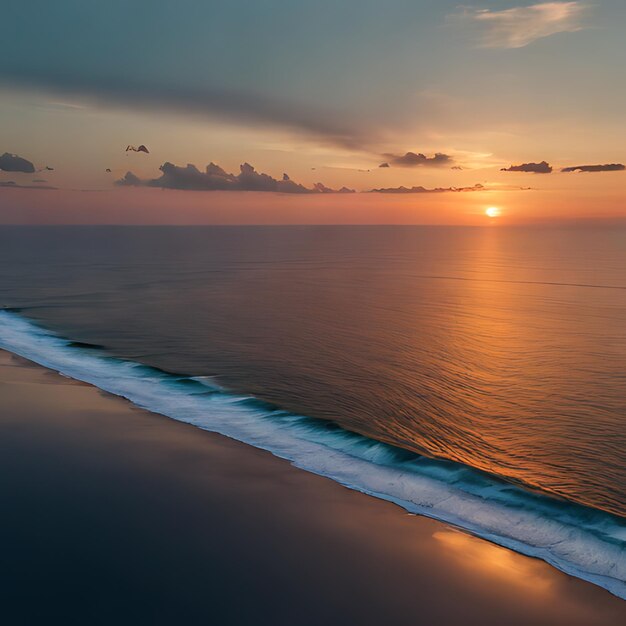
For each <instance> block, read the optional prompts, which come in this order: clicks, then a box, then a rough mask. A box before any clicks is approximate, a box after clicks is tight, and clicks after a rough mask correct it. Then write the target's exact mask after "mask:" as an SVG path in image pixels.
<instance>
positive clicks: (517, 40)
mask: <svg viewBox="0 0 626 626" xmlns="http://www.w3.org/2000/svg"><path fill="white" fill-rule="evenodd" d="M587 10H588V6H587V4H586V3H583V2H541V3H539V4H532V5H530V6H525V7H513V8H511V9H504V10H502V11H492V10H491V9H465V11H464V12H463V13H462V14H461V15H460V17H461V18H462V19H464V20H468V21H471V23H473V24H474V25H476V26H478V27H479V29H480V30H481V37H480V46H481V47H483V48H523V47H524V46H527V45H528V44H530V43H532V42H533V41H536V40H537V39H541V38H543V37H549V36H550V35H555V34H557V33H573V32H576V31H579V30H582V29H583V28H584V24H583V17H584V15H585V13H586V12H587ZM457 17H458V16H457Z"/></svg>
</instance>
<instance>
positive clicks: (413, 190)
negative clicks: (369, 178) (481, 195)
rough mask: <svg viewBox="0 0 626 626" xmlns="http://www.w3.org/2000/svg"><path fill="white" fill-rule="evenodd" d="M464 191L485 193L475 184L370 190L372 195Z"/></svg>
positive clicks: (478, 184)
mask: <svg viewBox="0 0 626 626" xmlns="http://www.w3.org/2000/svg"><path fill="white" fill-rule="evenodd" d="M465 191H486V188H485V186H484V185H481V184H480V183H477V184H475V185H473V186H471V187H435V188H434V189H427V188H426V187H386V188H385V187H383V188H380V189H372V193H447V192H454V193H457V192H465Z"/></svg>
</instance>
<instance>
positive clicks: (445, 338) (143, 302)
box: [0, 227, 626, 515]
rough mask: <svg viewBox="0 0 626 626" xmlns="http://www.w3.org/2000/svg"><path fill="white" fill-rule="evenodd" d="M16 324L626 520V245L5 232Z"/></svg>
mask: <svg viewBox="0 0 626 626" xmlns="http://www.w3.org/2000/svg"><path fill="white" fill-rule="evenodd" d="M0 306H5V307H11V308H17V309H20V312H21V314H22V315H24V316H26V317H28V318H30V319H32V320H34V321H36V322H38V323H39V324H41V325H43V326H45V327H47V328H50V329H52V330H54V331H56V332H58V333H60V334H62V335H63V336H65V337H69V338H71V339H72V340H75V341H76V342H84V343H88V344H95V345H97V346H101V347H103V348H104V349H105V350H107V351H108V352H110V353H112V354H115V355H118V356H121V357H124V358H127V359H130V360H134V361H140V362H142V363H145V364H149V365H152V366H155V367H157V368H160V369H163V370H166V371H168V372H173V373H180V374H186V375H192V376H215V377H216V380H217V381H219V383H220V384H222V385H224V386H225V387H227V388H230V389H232V390H234V391H238V392H243V393H246V394H250V395H254V396H256V397H258V398H260V399H262V400H265V401H268V402H270V403H272V404H275V405H278V406H280V407H283V408H285V409H287V410H289V411H292V412H295V413H298V414H303V415H308V416H312V417H319V418H322V419H325V420H332V421H334V422H336V423H338V424H340V425H341V426H343V427H344V428H346V429H348V430H352V431H356V432H358V433H360V434H363V435H366V436H368V437H370V438H373V439H377V440H380V441H384V442H387V443H392V444H395V445H397V446H400V447H402V448H406V449H409V450H411V451H414V452H418V453H422V454H426V455H429V456H433V457H439V458H445V459H450V460H454V461H458V462H461V463H463V464H466V465H469V466H472V467H474V468H479V469H482V470H486V471H488V472H491V473H494V474H497V475H499V476H501V477H504V478H506V479H507V480H509V481H513V482H518V483H523V484H525V485H527V486H530V487H532V488H537V489H540V490H543V491H546V492H549V493H552V494H557V495H561V496H564V497H566V498H568V499H570V500H574V501H576V502H579V503H582V504H586V505H590V506H593V507H596V508H601V509H604V510H606V511H610V512H613V513H617V514H620V515H626V454H625V450H626V229H623V228H622V229H620V228H615V227H610V228H601V227H593V228H589V229H583V228H570V229H560V230H559V229H555V228H547V229H537V228H528V229H522V228H518V229H505V228H497V227H494V228H484V229H481V228H433V227H356V228H352V227H306V228H301V227H285V228H239V227H233V228H231V227H189V228H187V227H185V228H172V227H158V228H151V227H150V228H146V227H125V228H121V227H120V228H110V227H98V228H89V227H47V228H45V227H44V228H41V227H3V228H0Z"/></svg>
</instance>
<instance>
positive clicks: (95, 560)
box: [0, 351, 626, 626]
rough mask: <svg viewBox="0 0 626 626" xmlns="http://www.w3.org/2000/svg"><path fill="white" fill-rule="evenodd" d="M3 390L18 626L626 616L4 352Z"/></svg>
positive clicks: (475, 545)
mask: <svg viewBox="0 0 626 626" xmlns="http://www.w3.org/2000/svg"><path fill="white" fill-rule="evenodd" d="M0 391H1V393H0V434H1V437H0V441H2V448H3V450H2V454H1V455H0V469H1V471H0V484H1V486H2V489H1V492H2V493H3V494H4V501H5V510H6V511H7V515H5V516H3V518H2V520H1V521H0V527H1V528H2V534H1V536H3V537H5V538H6V539H7V540H5V541H4V542H3V543H4V544H5V545H4V549H3V552H4V553H5V557H4V561H5V563H6V564H7V567H5V568H4V569H5V576H6V580H3V581H2V586H1V587H0V588H1V589H2V592H0V593H1V595H3V596H5V597H4V598H3V601H2V603H1V604H0V613H2V612H4V613H5V618H6V619H5V620H4V621H5V623H7V624H22V623H23V624H32V623H46V622H47V623H49V622H50V621H52V620H53V619H62V620H63V621H64V623H73V621H74V620H75V622H76V623H79V622H82V623H85V622H87V623H92V624H99V623H102V624H104V623H112V622H115V623H134V624H144V623H145V624H160V623H172V621H173V620H174V621H176V620H177V621H178V623H197V622H199V621H202V620H207V619H212V620H214V621H215V623H224V624H239V623H241V624H244V623H252V621H254V623H267V624H270V623H271V624H287V623H296V622H298V623H303V624H319V623H329V624H335V623H336V624H341V623H344V624H345V623H356V622H357V620H358V621H359V622H360V623H362V624H370V623H371V624H375V623H380V622H381V621H383V620H387V621H395V622H396V623H400V624H403V623H407V624H408V623H415V620H416V618H418V617H419V618H423V619H424V620H425V621H426V622H427V623H430V624H441V625H442V626H443V625H444V624H446V625H454V624H464V625H465V624H483V625H490V624H494V625H495V624H500V623H509V624H520V626H521V625H522V624H528V623H534V624H546V626H547V625H548V624H549V625H551V626H556V625H559V624H568V626H574V625H576V624H580V625H581V626H582V625H583V624H585V625H592V624H598V625H600V624H602V625H607V626H608V625H610V624H619V623H623V621H624V619H626V604H625V603H624V602H623V601H621V600H619V599H618V598H617V597H615V596H612V595H611V594H609V593H608V592H607V591H605V590H603V589H601V588H599V587H596V586H595V585H592V584H590V583H586V582H584V581H582V580H579V579H575V578H572V577H570V576H568V575H566V574H563V573H561V572H559V571H558V570H556V569H555V568H553V567H551V566H550V565H548V564H547V563H544V562H543V561H540V560H537V559H533V558H529V557H525V556H523V555H521V554H518V553H516V552H513V551H511V550H508V549H506V548H502V547H499V546H496V545H494V544H491V543H489V542H487V541H485V540H482V539H479V538H476V537H473V536H471V535H468V534H465V533H463V532H461V531H459V530H457V529H454V528H452V527H450V526H448V525H446V524H444V523H441V522H437V521H434V520H431V519H427V518H424V517H419V516H412V515H407V514H406V512H404V511H403V510H402V509H400V508H399V507H397V506H395V505H393V504H391V503H388V502H384V501H382V500H378V499H376V498H373V497H370V496H367V495H365V494H362V493H360V492H356V491H353V490H350V489H346V488H344V487H342V486H341V485H339V484H338V483H335V482H333V481H332V480H330V479H327V478H324V477H320V476H317V475H314V474H310V473H308V472H305V471H302V470H300V469H297V468H295V467H293V466H292V465H291V464H290V463H289V462H288V461H286V460H283V459H279V458H277V457H275V456H273V455H271V454H270V453H269V452H265V451H262V450H259V449H256V448H253V447H251V446H248V445H246V444H243V443H240V442H237V441H234V440H231V439H227V438H226V437H223V436H221V435H218V434H214V433H209V432H206V431H203V430H201V429H198V428H195V427H192V426H191V425H188V424H185V423H181V422H177V421H175V420H172V419H170V418H167V417H164V416H161V415H158V414H153V413H149V412H147V411H145V410H143V409H140V408H138V407H135V406H134V405H132V404H131V403H130V402H127V401H125V400H123V399H121V398H119V397H115V396H111V395H110V394H107V393H105V392H102V391H100V390H99V389H98V388H96V387H93V386H91V385H89V384H86V383H80V382H77V381H74V380H72V379H67V378H64V377H62V376H61V375H59V374H56V373H55V372H52V371H51V370H47V369H45V368H43V367H41V366H39V365H36V364H33V363H31V362H29V361H26V360H25V359H22V358H21V357H17V356H15V355H12V354H11V353H8V352H5V351H0ZM9 538H10V541H9V540H8V539H9ZM7 573H8V575H7ZM3 577H4V576H3ZM68 594H70V596H69V597H68ZM34 596H36V597H38V598H39V599H40V600H41V601H40V602H36V603H35V602H33V601H32V600H33V597H34ZM441 598H453V599H454V601H452V602H445V601H444V602H442V601H441ZM11 611H14V612H13V613H11ZM7 612H9V614H8V615H7ZM409 616H410V617H409ZM124 620H127V621H124ZM204 623H206V621H205V622H204Z"/></svg>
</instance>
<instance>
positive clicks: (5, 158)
mask: <svg viewBox="0 0 626 626" xmlns="http://www.w3.org/2000/svg"><path fill="white" fill-rule="evenodd" d="M0 170H2V171H3V172H20V173H22V174H34V172H35V166H34V165H33V164H32V163H31V162H30V161H29V160H28V159H25V158H23V157H20V156H18V155H17V154H11V153H9V152H5V153H4V154H3V155H2V156H0Z"/></svg>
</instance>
